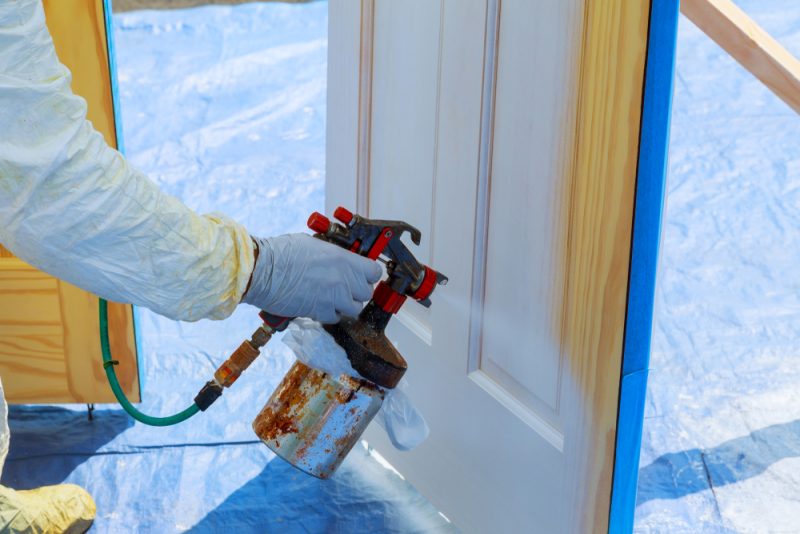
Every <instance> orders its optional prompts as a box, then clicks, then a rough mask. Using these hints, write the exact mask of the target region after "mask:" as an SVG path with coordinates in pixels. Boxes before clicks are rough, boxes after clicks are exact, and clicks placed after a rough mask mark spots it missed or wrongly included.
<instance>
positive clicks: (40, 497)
mask: <svg viewBox="0 0 800 534" xmlns="http://www.w3.org/2000/svg"><path fill="white" fill-rule="evenodd" d="M70 81H71V75H70V73H69V71H68V70H67V68H66V67H64V66H63V65H61V64H60V63H59V61H58V58H57V57H56V53H55V49H54V47H53V42H52V39H51V37H50V34H49V33H48V30H47V27H46V25H45V18H44V11H43V8H42V5H41V0H0V243H2V245H3V246H4V247H5V248H7V249H8V250H10V251H11V252H12V253H13V254H15V255H16V256H18V257H19V258H21V259H22V260H24V261H26V262H28V263H30V264H32V265H34V266H36V267H38V268H40V269H42V270H43V271H45V272H48V273H50V274H52V275H54V276H57V277H58V278H61V279H63V280H66V281H68V282H70V283H72V284H75V285H77V286H79V287H81V288H83V289H86V290H88V291H90V292H92V293H95V294H97V295H99V296H101V297H103V298H105V299H109V300H113V301H117V302H130V303H133V304H136V305H139V306H145V307H147V308H150V309H151V310H153V311H155V312H157V313H160V314H162V315H165V316H167V317H170V318H173V319H179V320H184V321H195V320H198V319H202V318H211V319H223V318H225V317H227V316H229V315H230V314H231V313H232V312H233V310H234V308H236V306H238V305H239V304H240V303H241V302H245V303H248V304H252V305H254V306H256V307H258V308H260V309H264V310H267V311H269V312H271V313H274V314H276V315H282V316H292V317H294V316H300V317H310V318H312V319H316V320H319V321H321V322H332V321H336V320H337V319H338V317H339V316H340V315H342V314H346V315H356V314H357V313H358V312H359V311H360V309H361V305H362V303H363V302H364V301H367V300H369V298H370V296H371V294H372V286H371V284H372V283H374V282H376V281H377V280H378V279H379V277H380V275H381V269H380V267H378V266H377V264H376V263H374V262H372V261H369V260H367V259H365V258H362V257H360V256H358V255H356V254H350V253H348V252H346V251H344V250H342V249H340V248H338V247H335V246H333V245H330V244H327V243H324V242H322V241H320V240H317V239H314V238H312V237H310V236H308V235H303V234H293V235H283V236H278V237H272V238H267V239H262V238H254V237H251V236H250V234H249V233H248V231H247V230H246V229H245V228H244V227H242V226H241V225H239V224H237V223H236V222H234V221H232V220H230V219H228V218H226V217H224V216H222V215H199V214H197V213H195V212H194V211H192V210H190V209H189V208H187V207H186V206H185V205H184V204H183V203H181V202H180V201H179V200H178V199H176V198H173V197H170V196H168V195H166V194H164V193H162V192H161V191H160V190H159V189H158V187H157V186H156V185H155V184H154V183H153V182H152V181H150V180H149V179H148V178H147V177H146V176H144V175H143V174H141V173H140V172H138V171H137V170H136V169H133V168H132V167H130V166H129V165H128V163H127V162H126V161H125V158H124V157H123V156H122V155H120V153H119V152H117V151H116V150H113V149H112V148H110V147H109V146H108V145H106V143H105V141H104V140H103V137H102V136H101V135H100V134H99V133H98V132H96V131H95V130H94V129H93V128H92V125H91V123H89V122H88V121H87V120H86V103H85V101H84V100H83V99H81V98H80V97H78V96H75V95H74V94H72V92H71V90H70ZM2 379H4V380H6V381H8V380H13V379H14V377H13V375H11V376H3V377H2ZM1 395H2V385H1V384H0V399H2V400H0V471H1V470H2V464H3V460H5V456H6V453H7V450H8V443H9V431H8V424H7V408H6V403H5V399H4V398H2V396H1ZM54 482H57V481H54ZM94 514H95V504H94V502H93V500H92V498H91V497H90V496H89V494H88V493H87V492H86V491H84V490H83V489H81V488H79V487H77V486H73V485H68V484H63V485H56V486H48V487H44V488H39V489H35V490H30V491H14V490H13V489H10V488H5V487H2V486H0V531H2V532H7V531H11V532H16V531H25V532H64V531H68V532H83V531H84V530H86V529H88V528H89V526H90V525H91V522H92V519H93V518H94Z"/></svg>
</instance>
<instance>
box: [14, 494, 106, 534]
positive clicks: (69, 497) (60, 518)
mask: <svg viewBox="0 0 800 534" xmlns="http://www.w3.org/2000/svg"><path fill="white" fill-rule="evenodd" d="M96 512H97V508H96V507H95V504H94V500H93V499H92V496H91V495H89V494H88V493H87V492H86V490H84V489H83V488H81V487H79V486H76V485H74V484H59V485H57V486H44V487H41V488H36V489H32V490H27V491H22V490H20V491H15V490H12V489H9V488H6V487H4V486H0V532H10V533H13V534H17V533H25V534H60V533H62V532H63V533H66V534H82V533H84V532H86V531H87V530H89V527H90V526H92V521H93V520H94V516H95V513H96Z"/></svg>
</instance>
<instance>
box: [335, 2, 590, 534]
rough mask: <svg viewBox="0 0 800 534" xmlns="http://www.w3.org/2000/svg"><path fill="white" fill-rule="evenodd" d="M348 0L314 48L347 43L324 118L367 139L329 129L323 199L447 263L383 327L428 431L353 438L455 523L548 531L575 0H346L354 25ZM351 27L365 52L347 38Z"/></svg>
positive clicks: (558, 412)
mask: <svg viewBox="0 0 800 534" xmlns="http://www.w3.org/2000/svg"><path fill="white" fill-rule="evenodd" d="M353 4H356V2H332V3H331V4H330V12H331V16H330V21H331V23H330V29H329V42H330V50H331V51H332V52H331V53H332V54H333V51H334V50H344V51H348V50H349V53H350V54H351V60H352V61H351V65H356V67H357V69H358V71H359V77H360V80H356V79H353V78H352V72H353V71H354V70H355V68H352V66H348V67H347V68H346V69H344V70H343V71H344V72H347V73H348V76H340V75H337V73H335V72H334V71H333V70H329V108H328V109H329V115H328V117H329V118H328V132H329V136H330V134H331V132H342V131H345V132H346V133H344V134H343V135H344V136H345V137H347V138H348V139H355V138H356V137H358V136H356V135H354V134H353V133H351V131H352V130H354V129H359V128H360V129H361V139H362V140H363V139H366V140H367V142H366V143H363V144H361V145H352V146H350V147H349V148H347V147H344V146H343V144H342V143H341V142H340V141H339V140H335V141H331V140H330V137H329V144H328V168H327V187H326V206H327V208H328V210H329V211H331V210H332V209H333V208H335V206H337V205H340V204H342V205H345V206H348V207H353V206H358V208H359V209H360V210H361V211H362V213H365V214H367V215H369V216H374V217H376V218H387V219H392V218H398V219H403V220H406V221H407V222H409V223H411V224H413V225H415V226H417V227H418V228H419V229H420V230H421V231H422V233H423V241H422V244H421V246H420V247H413V245H411V247H412V249H413V250H414V252H415V254H417V255H418V258H419V259H420V260H422V261H424V262H426V263H429V264H430V265H431V266H433V267H434V268H436V269H438V270H440V271H441V272H443V273H445V274H446V275H447V276H449V277H450V282H449V283H448V285H447V286H445V287H442V288H440V289H438V290H437V291H436V292H435V293H434V295H433V298H432V300H433V306H432V307H431V308H430V309H425V308H423V307H421V306H419V305H418V304H416V303H413V302H411V301H409V303H407V304H406V305H405V307H404V309H403V311H402V312H401V313H400V315H399V316H398V318H397V320H394V321H393V322H392V323H391V324H390V326H389V335H390V338H391V339H392V340H393V341H394V343H395V344H396V345H397V347H398V348H399V350H400V351H401V352H402V353H403V354H404V355H405V356H406V358H407V359H408V361H409V371H408V374H407V375H406V376H407V377H408V382H409V391H410V394H411V395H412V396H413V398H414V402H415V404H417V405H418V406H419V407H420V408H421V410H422V411H423V413H424V414H425V417H426V419H427V420H428V423H429V424H430V426H431V429H432V432H431V435H430V437H429V439H428V440H427V441H426V442H425V443H423V444H422V445H421V446H420V447H419V448H418V449H416V450H414V451H413V452H411V453H398V452H396V451H393V450H391V447H390V446H387V441H386V440H385V438H384V437H383V436H381V435H380V433H379V432H374V431H373V432H370V434H369V438H368V439H369V440H370V443H371V444H373V445H375V446H376V447H377V448H378V450H379V451H380V452H381V453H382V454H384V455H386V456H387V457H388V459H389V461H390V462H391V463H392V464H393V465H395V466H396V467H397V468H398V469H399V470H400V472H401V473H402V474H403V475H404V476H406V477H407V478H408V479H409V480H410V481H412V482H413V483H414V484H415V485H416V486H417V488H418V489H420V490H421V491H422V492H423V493H424V494H426V495H427V496H428V497H429V498H431V499H432V500H433V501H434V503H435V504H436V505H437V506H439V507H440V508H441V509H442V510H443V512H444V513H445V514H447V515H448V516H450V517H451V518H452V519H454V521H455V522H456V523H457V524H458V525H459V527H461V528H463V529H465V531H476V532H487V531H489V530H490V529H493V530H495V531H497V532H522V531H530V530H531V529H538V530H540V531H542V532H555V531H558V530H560V529H561V528H563V526H564V525H565V520H564V519H563V517H562V512H563V508H562V506H564V502H563V501H564V499H563V496H564V495H566V494H567V492H568V490H567V489H566V488H564V487H563V479H564V478H565V477H566V470H567V466H566V464H565V462H566V456H565V454H564V439H565V435H564V433H565V425H564V421H565V418H567V420H568V419H569V417H570V415H571V414H569V413H564V411H563V407H562V405H561V400H562V397H563V396H565V395H570V394H574V391H572V392H570V390H569V388H563V387H562V382H561V379H562V367H563V365H564V362H563V359H562V347H561V344H560V336H561V327H562V324H561V322H562V317H563V312H564V311H563V307H562V301H563V292H564V285H563V284H564V281H563V276H562V275H561V273H562V272H563V269H564V264H565V262H566V260H565V257H564V256H565V251H566V247H565V239H566V235H565V232H564V231H563V230H562V229H563V228H565V226H566V223H565V216H566V213H565V211H566V210H565V204H566V194H567V192H566V191H565V186H564V184H566V183H567V180H565V176H566V175H567V172H568V166H569V162H568V161H567V159H568V157H569V155H570V154H571V151H570V150H569V147H570V146H571V145H572V136H573V133H574V132H573V129H574V119H575V117H574V113H575V110H574V102H575V100H574V99H575V95H574V93H573V90H572V89H570V88H575V87H576V86H577V80H576V72H577V64H578V54H579V45H580V30H581V21H582V17H581V14H582V9H581V2H578V1H569V2H543V3H541V2H540V3H532V2H527V1H513V0H508V1H504V2H503V3H502V9H499V4H498V2H496V1H493V0H492V1H488V2H487V1H485V0H471V1H468V2H447V1H441V0H440V1H427V0H425V1H422V0H419V1H413V2H380V1H378V2H374V3H372V2H363V3H362V6H363V5H367V8H366V11H367V13H371V15H372V19H371V20H369V21H367V24H365V26H364V29H362V31H361V32H355V33H354V32H353V31H352V28H353V24H352V20H351V18H350V17H361V16H362V15H363V14H364V12H363V11H360V10H356V9H355V8H354V7H353ZM361 9H362V10H363V9H364V8H363V7H362V8H361ZM337 21H339V22H337ZM370 34H371V35H370ZM364 39H367V40H368V41H367V42H371V43H372V47H371V53H372V56H371V57H366V55H365V54H364V53H360V54H359V53H356V51H357V50H358V49H359V47H360V43H361V42H362V41H363V40H364ZM334 61H335V62H337V63H339V62H341V61H342V59H341V58H333V57H332V58H331V63H333V62H334ZM367 82H368V83H367ZM344 87H349V88H350V92H349V98H348V99H347V100H346V101H343V102H338V101H335V100H334V98H335V97H336V95H342V94H344V93H345V90H344V89H343V88H344ZM358 88H361V91H362V93H361V94H362V97H361V99H359V93H358ZM365 88H367V89H368V90H369V93H368V94H366V96H365V93H363V91H364V90H365ZM363 99H368V100H370V101H371V105H367V106H365V105H363V102H361V103H360V104H359V102H360V101H362V100H363ZM354 109H360V110H361V112H360V113H361V114H362V122H361V123H360V124H356V123H355V121H354V120H353V117H352V110H354ZM365 113H366V114H368V115H367V117H364V114H365ZM365 118H366V120H364V119H365ZM363 128H369V132H368V135H364V132H363ZM343 148H344V152H341V151H342V150H343ZM332 150H336V151H337V152H338V153H336V154H333V153H331V151H332ZM358 192H361V195H365V196H359V193H358ZM409 244H410V241H409ZM567 404H568V405H570V404H569V403H567ZM571 405H577V403H573V404H571ZM568 521H569V520H567V522H568Z"/></svg>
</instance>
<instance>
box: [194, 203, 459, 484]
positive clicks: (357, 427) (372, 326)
mask: <svg viewBox="0 0 800 534" xmlns="http://www.w3.org/2000/svg"><path fill="white" fill-rule="evenodd" d="M334 218H335V219H336V220H337V221H338V222H334V221H331V220H330V219H328V218H327V217H325V216H324V215H322V214H320V213H317V212H315V213H313V214H311V217H309V219H308V227H309V228H310V229H311V230H313V231H314V232H315V234H314V237H316V238H318V239H322V240H324V241H327V242H329V243H332V244H334V245H337V246H340V247H342V248H344V249H347V250H349V251H351V252H353V253H355V254H360V255H362V256H365V257H367V258H369V259H371V260H376V261H382V262H383V263H384V264H385V265H386V278H385V279H383V280H381V281H380V282H379V283H378V285H377V287H376V288H375V291H374V293H373V295H372V299H371V300H370V301H369V303H368V304H367V305H366V306H365V307H364V309H363V310H362V311H361V313H360V314H359V316H358V318H356V319H352V318H343V319H342V320H341V321H340V322H339V323H337V324H330V325H325V327H324V328H325V330H326V331H327V332H328V333H330V334H331V336H333V338H334V340H335V341H336V342H337V343H338V344H339V345H340V346H341V347H342V348H343V349H344V351H345V353H346V354H347V358H348V359H349V360H350V364H351V365H352V367H353V369H355V370H356V371H358V373H359V375H361V377H362V378H355V377H351V376H347V375H341V376H338V377H336V376H330V375H329V374H328V373H326V372H324V371H321V370H318V369H314V368H312V367H309V366H307V365H305V364H304V363H302V362H300V361H298V362H295V363H294V365H293V366H292V367H291V369H289V371H288V372H287V374H286V376H285V377H284V378H283V381H282V382H281V383H280V385H279V386H278V388H277V389H276V390H275V392H274V393H273V394H272V396H271V397H270V399H269V401H268V402H267V404H266V405H265V406H264V408H263V409H262V410H261V412H260V413H259V414H258V416H256V419H255V420H254V421H253V430H254V431H255V433H256V434H257V435H258V436H259V437H260V438H261V440H262V441H263V442H264V443H265V444H266V445H267V446H268V447H269V448H270V449H272V450H273V451H274V452H275V453H276V454H277V455H278V456H280V457H282V458H283V459H285V460H286V461H288V462H289V463H291V464H292V465H294V466H295V467H297V468H299V469H301V470H303V471H305V472H307V473H309V474H312V475H314V476H317V477H319V478H328V477H329V476H331V475H332V474H333V473H334V472H335V470H336V468H337V467H338V466H339V464H340V463H341V462H342V461H343V460H344V458H345V457H346V456H347V453H348V452H349V451H350V449H352V447H353V446H354V445H355V444H356V443H357V442H358V439H359V438H360V437H361V434H362V433H363V431H364V430H365V429H366V427H367V425H369V423H370V421H371V420H372V418H373V417H374V416H375V414H376V413H377V412H378V410H379V409H380V407H381V404H382V403H383V399H384V396H385V394H386V390H388V389H392V388H394V387H395V386H397V383H398V382H399V381H400V379H401V378H402V377H403V374H405V372H406V369H407V367H408V366H407V363H406V361H405V359H404V358H403V356H402V355H401V354H400V353H399V352H398V351H397V349H396V348H395V347H394V345H392V343H391V342H390V341H389V340H388V338H387V337H386V335H385V333H384V331H385V329H386V326H387V324H388V323H389V320H390V319H391V317H392V316H393V315H395V314H396V313H397V312H398V311H400V308H401V307H402V306H403V304H404V303H405V302H406V300H407V299H408V297H411V298H412V299H414V300H416V301H417V302H419V303H420V304H422V305H423V306H425V307H429V306H430V305H431V301H430V296H431V294H432V293H433V291H434V289H435V288H436V286H438V285H444V284H446V283H447V277H446V276H444V275H443V274H441V273H439V272H437V271H435V270H434V269H432V268H431V267H428V266H427V265H424V264H422V263H420V262H419V261H417V259H416V258H415V257H414V255H413V254H412V253H411V252H410V251H409V250H408V248H407V247H406V246H405V244H404V243H403V242H402V241H401V237H402V236H403V234H404V233H405V232H408V233H409V235H410V237H411V241H412V242H413V243H414V244H415V245H419V243H420V240H421V237H422V234H421V233H420V231H419V230H417V229H416V228H414V227H413V226H411V225H410V224H408V223H405V222H402V221H387V220H376V219H367V218H366V217H361V216H359V215H355V214H353V213H351V212H350V211H348V210H347V209H345V208H343V207H339V208H337V209H336V211H335V212H334ZM259 316H260V317H261V320H262V321H263V324H262V325H261V326H259V328H258V329H257V330H256V331H255V332H254V333H253V335H252V336H251V338H250V339H249V340H246V341H244V342H243V343H242V344H241V345H240V346H239V348H237V349H236V350H235V351H234V352H233V354H231V356H230V357H229V358H228V359H227V360H226V361H225V362H224V363H223V364H222V365H221V366H220V367H219V368H218V369H217V370H216V372H215V373H214V379H213V380H211V381H209V382H208V383H207V384H206V385H205V386H204V387H203V389H202V390H200V393H198V395H197V397H195V404H196V405H197V406H198V407H199V409H200V410H206V409H207V408H208V407H209V406H210V405H211V403H213V402H214V401H215V400H216V399H217V398H218V397H219V396H220V395H221V394H222V391H223V389H224V388H227V387H230V386H231V385H232V384H233V383H234V382H235V381H236V379H237V378H239V376H240V375H241V373H242V372H243V371H244V370H245V369H247V367H248V366H249V365H250V364H251V363H252V362H253V361H254V360H255V359H256V357H257V356H258V355H259V352H260V349H261V348H262V347H263V346H264V345H266V344H267V342H268V341H269V340H270V338H271V337H272V336H273V335H274V334H275V333H276V332H280V331H283V330H284V329H285V328H286V327H287V326H288V324H289V322H290V321H291V318H286V317H278V316H274V315H271V314H269V313H267V312H265V311H262V312H260V314H259Z"/></svg>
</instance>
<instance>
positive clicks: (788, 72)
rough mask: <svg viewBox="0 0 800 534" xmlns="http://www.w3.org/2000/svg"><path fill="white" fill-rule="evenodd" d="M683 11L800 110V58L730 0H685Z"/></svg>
mask: <svg viewBox="0 0 800 534" xmlns="http://www.w3.org/2000/svg"><path fill="white" fill-rule="evenodd" d="M680 6H681V13H683V14H684V15H685V16H686V17H687V18H688V19H689V20H691V21H692V22H693V23H694V24H695V25H696V26H697V27H698V28H700V29H701V30H702V31H703V32H704V33H705V34H706V35H708V37H710V38H711V39H712V40H713V41H714V42H716V43H717V44H718V45H719V46H720V47H721V48H722V49H723V50H725V51H726V52H728V54H730V55H731V57H733V58H734V59H735V60H736V61H737V62H739V64H740V65H742V67H744V68H745V69H746V70H747V71H749V72H750V73H751V74H753V76H755V77H756V78H757V79H759V80H760V81H761V82H762V83H763V84H764V85H766V86H767V87H768V88H769V89H770V90H771V91H772V92H773V93H774V94H775V95H776V96H778V97H779V98H780V99H781V100H783V101H784V102H785V103H786V104H787V105H788V106H789V107H791V108H792V109H793V110H794V111H795V112H796V113H800V61H798V60H797V58H795V57H794V56H793V55H792V54H791V53H790V52H789V51H788V50H786V49H785V48H784V47H783V46H782V45H781V44H780V43H779V42H778V41H776V40H775V39H774V38H773V37H772V36H771V35H769V34H768V33H767V32H766V31H764V30H763V29H762V28H761V27H760V26H759V25H758V24H757V23H756V22H755V21H754V20H753V19H751V18H750V17H749V16H748V15H747V14H746V13H745V12H744V11H742V10H741V9H739V8H738V7H737V6H736V4H734V3H733V2H731V1H730V0H681V3H680Z"/></svg>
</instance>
